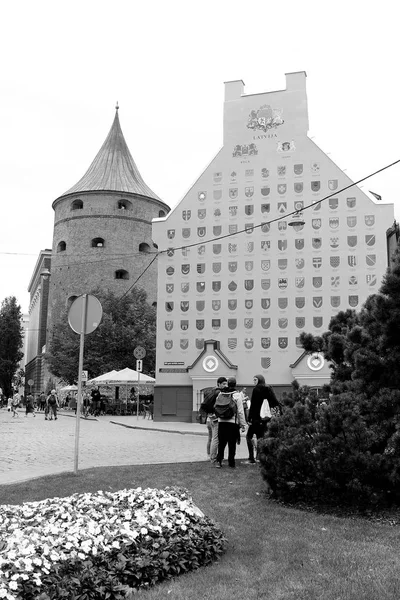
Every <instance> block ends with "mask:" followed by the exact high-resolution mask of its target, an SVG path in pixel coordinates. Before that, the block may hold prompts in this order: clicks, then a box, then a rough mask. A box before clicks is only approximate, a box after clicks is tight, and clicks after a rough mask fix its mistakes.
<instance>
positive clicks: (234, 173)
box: [231, 171, 237, 183]
mask: <svg viewBox="0 0 400 600" xmlns="http://www.w3.org/2000/svg"><path fill="white" fill-rule="evenodd" d="M236 177H237V173H236V171H232V173H231V182H232V183H233V182H235V181H236Z"/></svg>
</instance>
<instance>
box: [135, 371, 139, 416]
mask: <svg viewBox="0 0 400 600" xmlns="http://www.w3.org/2000/svg"><path fill="white" fill-rule="evenodd" d="M137 388H138V390H137V408H136V421H139V398H140V371H139V373H138V379H137Z"/></svg>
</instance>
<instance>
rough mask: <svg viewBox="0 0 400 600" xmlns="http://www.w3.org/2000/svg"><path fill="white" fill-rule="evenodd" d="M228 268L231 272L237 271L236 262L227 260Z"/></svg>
mask: <svg viewBox="0 0 400 600" xmlns="http://www.w3.org/2000/svg"><path fill="white" fill-rule="evenodd" d="M228 269H229V271H230V272H231V273H235V271H237V262H228Z"/></svg>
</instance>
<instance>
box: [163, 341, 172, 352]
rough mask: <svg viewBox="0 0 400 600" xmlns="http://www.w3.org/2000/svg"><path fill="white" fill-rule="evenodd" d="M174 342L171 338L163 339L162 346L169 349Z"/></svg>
mask: <svg viewBox="0 0 400 600" xmlns="http://www.w3.org/2000/svg"><path fill="white" fill-rule="evenodd" d="M173 345H174V342H173V341H172V340H164V346H165V349H166V350H171V349H172V346H173Z"/></svg>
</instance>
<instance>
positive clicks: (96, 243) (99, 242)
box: [91, 237, 105, 248]
mask: <svg viewBox="0 0 400 600" xmlns="http://www.w3.org/2000/svg"><path fill="white" fill-rule="evenodd" d="M91 245H92V248H104V246H105V242H104V239H103V238H101V237H98V238H93V239H92V243H91Z"/></svg>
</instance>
